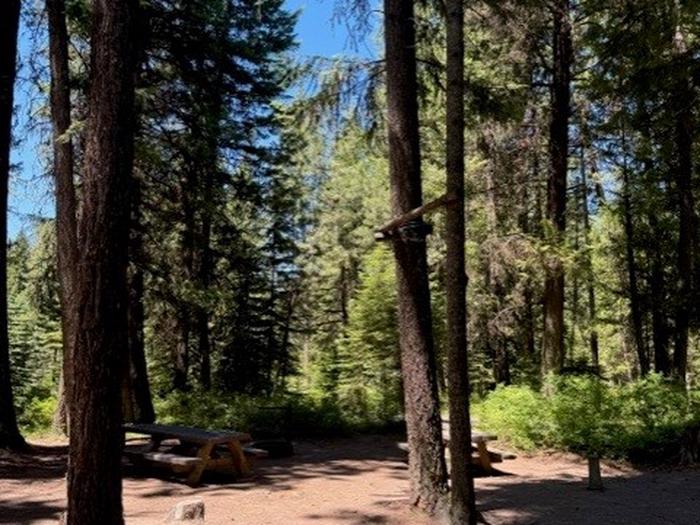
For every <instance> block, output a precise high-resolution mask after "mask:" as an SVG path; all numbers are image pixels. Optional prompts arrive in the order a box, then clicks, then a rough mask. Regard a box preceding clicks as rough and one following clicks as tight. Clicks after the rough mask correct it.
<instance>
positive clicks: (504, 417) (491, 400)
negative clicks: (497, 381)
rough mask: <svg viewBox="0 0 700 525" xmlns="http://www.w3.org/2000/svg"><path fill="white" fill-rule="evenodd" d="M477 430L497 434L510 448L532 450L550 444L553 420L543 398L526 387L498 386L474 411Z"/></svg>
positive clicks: (477, 404)
mask: <svg viewBox="0 0 700 525" xmlns="http://www.w3.org/2000/svg"><path fill="white" fill-rule="evenodd" d="M472 412H473V415H474V419H475V420H476V422H477V426H478V427H479V428H480V429H485V430H489V431H491V432H495V433H496V434H498V436H499V438H501V439H504V440H505V441H507V442H508V443H510V444H511V445H512V446H513V447H515V448H517V449H520V450H525V451H528V450H534V449H535V448H538V447H542V446H545V445H547V444H549V443H550V441H551V436H552V430H553V429H552V417H551V414H550V410H549V407H548V406H547V403H546V401H545V399H544V397H543V396H542V395H541V394H540V393H539V392H536V391H534V390H533V389H531V388H529V387H526V386H506V387H504V386H499V387H498V388H497V389H496V390H494V391H493V392H491V393H490V394H489V395H488V396H486V398H484V399H483V400H482V401H481V402H478V403H476V404H475V405H474V407H473V410H472Z"/></svg>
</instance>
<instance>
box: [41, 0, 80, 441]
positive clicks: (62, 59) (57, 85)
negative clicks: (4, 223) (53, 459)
mask: <svg viewBox="0 0 700 525" xmlns="http://www.w3.org/2000/svg"><path fill="white" fill-rule="evenodd" d="M46 12H47V14H48V23H49V59H50V60H49V61H50V64H51V122H52V125H53V171H54V189H55V198H56V244H57V250H56V251H57V254H58V278H59V299H60V303H61V330H62V336H63V368H62V372H61V379H60V381H61V388H60V400H59V407H58V410H57V412H56V416H55V419H54V426H55V427H56V428H60V429H62V430H63V431H67V428H68V427H67V424H68V415H69V409H68V408H69V407H68V405H67V403H66V400H67V399H69V398H70V394H69V392H70V388H71V378H70V361H71V355H72V349H73V346H74V344H75V330H76V321H77V319H76V318H77V301H76V296H75V294H76V284H75V281H76V278H77V275H76V269H77V267H78V237H77V236H78V226H77V219H76V217H77V214H76V194H75V184H74V180H73V171H74V170H73V164H74V161H73V143H72V139H71V137H70V136H68V135H67V132H68V130H69V128H70V125H71V101H70V78H69V69H68V31H67V29H66V6H65V1H64V0H46Z"/></svg>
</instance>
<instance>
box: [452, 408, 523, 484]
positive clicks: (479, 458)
mask: <svg viewBox="0 0 700 525" xmlns="http://www.w3.org/2000/svg"><path fill="white" fill-rule="evenodd" d="M473 425H474V423H473V422H472V426H473ZM442 438H443V441H444V442H445V444H446V445H448V444H449V441H450V422H449V421H447V420H443V421H442ZM497 439H498V436H497V435H496V434H492V433H489V432H479V431H478V430H472V450H473V451H476V457H473V458H472V462H473V463H475V464H477V465H479V466H480V467H481V468H482V469H483V471H484V472H486V473H491V472H493V463H500V462H502V461H503V460H504V459H508V458H512V457H514V456H512V455H511V454H505V453H503V452H498V451H495V450H489V449H488V443H489V441H496V440H497Z"/></svg>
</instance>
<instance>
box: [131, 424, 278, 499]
mask: <svg viewBox="0 0 700 525" xmlns="http://www.w3.org/2000/svg"><path fill="white" fill-rule="evenodd" d="M123 430H124V432H127V433H133V434H142V435H146V436H148V437H149V443H148V444H147V445H146V446H142V447H139V448H127V447H125V449H124V455H125V456H126V457H127V458H128V459H129V460H130V461H132V462H133V463H147V464H151V465H155V466H162V467H168V468H170V469H171V470H172V471H173V472H175V473H186V474H188V477H187V482H188V483H189V484H190V485H192V486H195V485H198V484H199V482H200V480H201V477H202V474H203V473H204V471H205V470H224V471H226V472H230V473H232V474H234V475H236V476H245V475H247V474H248V473H249V472H250V466H249V464H248V460H247V459H246V452H247V453H248V454H249V455H251V456H255V457H265V456H266V455H267V452H266V451H264V450H259V449H255V448H251V447H245V448H244V447H243V446H242V443H247V442H250V441H252V439H251V436H250V434H246V433H244V432H232V431H219V430H203V429H199V428H191V427H183V426H178V425H160V424H156V423H150V424H137V423H128V424H125V425H124V426H123ZM166 440H176V441H177V445H176V446H174V447H173V446H171V447H170V448H166V450H160V448H161V445H162V444H163V442H164V441H166ZM188 447H191V448H193V449H194V450H195V451H196V454H195V455H194V456H191V455H188V454H183V453H181V452H178V449H182V448H185V449H186V448H188ZM246 449H247V450H246Z"/></svg>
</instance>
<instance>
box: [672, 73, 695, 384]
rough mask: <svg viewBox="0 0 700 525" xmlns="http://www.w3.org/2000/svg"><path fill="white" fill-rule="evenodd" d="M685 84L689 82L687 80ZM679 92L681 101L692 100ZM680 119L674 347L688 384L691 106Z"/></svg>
mask: <svg viewBox="0 0 700 525" xmlns="http://www.w3.org/2000/svg"><path fill="white" fill-rule="evenodd" d="M684 85H685V82H684ZM685 93H686V94H687V95H686V96H683V95H681V94H680V92H679V93H677V98H678V99H680V100H683V101H684V102H685V101H688V100H690V95H689V94H688V90H687V89H686V90H685ZM676 118H677V121H676V155H677V163H678V166H677V168H676V192H677V194H678V208H679V209H678V224H679V230H678V282H677V287H676V291H677V297H676V301H677V303H676V315H675V317H676V332H675V346H674V349H673V376H674V378H675V379H676V380H677V381H679V382H682V383H684V382H685V376H686V371H687V368H688V327H689V324H690V312H691V310H692V308H693V297H692V290H693V283H692V276H693V246H694V237H695V232H694V229H695V221H696V217H695V199H694V197H693V183H692V175H693V158H692V148H693V123H692V111H691V108H690V107H684V108H679V110H678V114H677V117H676Z"/></svg>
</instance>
